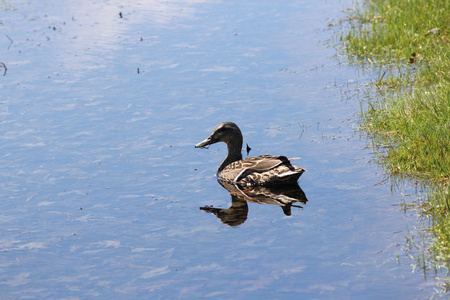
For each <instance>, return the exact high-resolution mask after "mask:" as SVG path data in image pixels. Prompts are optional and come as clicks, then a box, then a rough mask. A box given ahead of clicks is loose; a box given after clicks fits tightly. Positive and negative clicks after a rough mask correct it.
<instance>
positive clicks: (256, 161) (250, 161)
mask: <svg viewBox="0 0 450 300" xmlns="http://www.w3.org/2000/svg"><path fill="white" fill-rule="evenodd" d="M280 165H286V166H287V167H288V168H289V167H292V165H291V163H290V162H289V159H288V158H287V157H286V156H274V155H269V154H265V155H261V156H256V157H249V158H246V159H243V160H239V161H235V162H233V163H231V164H229V165H228V166H227V167H226V168H225V169H223V171H222V173H221V175H220V177H221V178H222V179H225V180H230V181H233V182H239V181H240V180H241V179H243V178H245V177H247V176H248V175H250V174H253V173H264V172H268V171H270V170H272V169H275V168H277V167H279V166H280ZM294 169H295V168H293V167H292V170H294Z"/></svg>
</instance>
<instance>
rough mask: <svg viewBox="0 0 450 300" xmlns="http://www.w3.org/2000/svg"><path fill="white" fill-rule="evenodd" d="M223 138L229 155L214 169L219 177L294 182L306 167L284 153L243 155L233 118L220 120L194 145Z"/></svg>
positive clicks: (256, 182) (253, 182)
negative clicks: (298, 165)
mask: <svg viewBox="0 0 450 300" xmlns="http://www.w3.org/2000/svg"><path fill="white" fill-rule="evenodd" d="M218 142H224V143H226V144H227V146H228V155H227V157H226V158H225V160H224V161H223V162H222V164H221V165H220V166H219V169H218V170H217V177H218V179H219V180H221V181H226V182H234V183H238V184H243V185H276V184H289V183H296V182H297V180H298V178H299V177H300V175H302V173H303V172H304V171H305V169H303V168H300V167H297V166H295V165H293V164H291V162H290V161H289V159H288V158H287V157H286V156H274V155H269V154H265V155H261V156H257V157H249V158H246V159H242V153H241V149H242V133H241V130H240V129H239V127H238V126H237V125H236V124H234V123H232V122H223V123H221V124H219V125H218V126H217V127H216V128H215V129H214V131H213V133H211V135H210V136H209V137H208V138H207V139H205V140H204V141H202V142H200V143H198V144H197V145H195V148H205V147H206V146H209V145H211V144H215V143H218Z"/></svg>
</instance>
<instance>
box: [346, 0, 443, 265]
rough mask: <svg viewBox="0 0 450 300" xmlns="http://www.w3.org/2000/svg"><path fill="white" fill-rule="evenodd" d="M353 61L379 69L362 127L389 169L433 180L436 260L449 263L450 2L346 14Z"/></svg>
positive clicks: (383, 4)
mask: <svg viewBox="0 0 450 300" xmlns="http://www.w3.org/2000/svg"><path fill="white" fill-rule="evenodd" d="M348 20H349V22H350V24H351V27H350V29H349V30H348V32H346V34H345V35H344V36H342V37H341V40H342V42H344V44H345V47H346V50H347V54H348V56H349V58H350V60H351V61H354V62H357V63H359V64H364V65H371V66H373V68H379V76H378V78H377V79H376V80H374V81H373V86H374V88H375V89H377V90H378V91H380V94H382V95H385V96H384V97H383V96H382V97H377V98H373V99H371V100H370V101H369V102H368V105H367V109H366V110H365V111H364V112H363V122H362V127H363V128H364V129H365V130H367V131H368V132H369V133H370V134H371V135H372V136H373V138H374V140H375V142H376V143H377V144H379V145H383V146H384V147H383V149H386V150H384V151H382V152H380V157H381V161H382V163H383V164H384V166H385V167H386V169H387V170H388V171H389V172H390V173H391V174H394V175H396V174H398V175H402V176H405V175H406V176H411V177H414V178H420V179H422V180H424V181H427V182H429V183H430V186H431V188H430V192H429V195H428V199H427V203H426V205H424V206H423V213H424V214H426V215H427V216H429V217H430V218H431V219H432V226H431V230H432V231H433V233H434V235H435V236H436V240H435V242H434V243H433V245H432V246H431V247H430V251H431V252H432V253H433V258H434V259H435V260H436V261H440V262H443V266H445V267H447V268H448V266H450V1H442V0H367V1H364V2H363V4H362V5H361V6H357V8H356V10H354V12H353V13H352V15H351V16H350V17H349V18H348Z"/></svg>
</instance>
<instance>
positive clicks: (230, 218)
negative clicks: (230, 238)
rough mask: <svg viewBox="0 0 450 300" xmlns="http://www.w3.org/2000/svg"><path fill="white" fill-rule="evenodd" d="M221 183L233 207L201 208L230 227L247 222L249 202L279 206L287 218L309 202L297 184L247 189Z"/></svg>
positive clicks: (247, 187) (249, 187) (246, 187)
mask: <svg viewBox="0 0 450 300" xmlns="http://www.w3.org/2000/svg"><path fill="white" fill-rule="evenodd" d="M219 183H220V185H222V186H223V187H224V188H225V189H226V190H227V191H228V192H229V193H230V195H231V206H230V207H229V208H214V207H211V206H205V207H200V209H201V210H203V211H205V212H210V213H213V214H214V215H216V216H217V217H218V218H219V219H220V221H222V223H224V224H225V225H229V226H237V225H240V224H242V223H244V222H245V220H247V215H248V205H247V202H254V203H259V204H272V205H278V206H280V207H281V209H282V210H283V212H284V214H285V215H287V216H290V215H291V207H297V208H303V207H302V206H300V205H298V204H296V203H301V204H306V202H308V199H307V198H306V195H305V193H304V192H303V190H302V189H301V188H300V186H299V185H298V184H297V183H295V184H285V185H277V186H261V185H260V186H245V187H243V186H240V185H239V184H234V183H229V182H223V181H220V180H219Z"/></svg>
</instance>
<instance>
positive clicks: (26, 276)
mask: <svg viewBox="0 0 450 300" xmlns="http://www.w3.org/2000/svg"><path fill="white" fill-rule="evenodd" d="M133 2H134V1H133ZM0 5H2V6H3V8H4V9H3V10H1V11H0V22H1V23H0V26H1V28H2V35H0V49H1V50H0V54H1V56H0V61H2V62H4V63H5V65H6V66H7V73H6V75H5V76H0V77H1V78H0V88H1V95H0V125H1V127H0V141H1V143H0V180H1V181H0V199H1V206H0V208H1V211H0V224H1V227H0V228H1V231H2V235H1V236H0V251H1V255H0V267H1V268H0V291H1V295H2V296H1V297H2V299H30V298H38V299H45V298H50V299H56V298H66V299H77V298H79V299H91V298H93V297H99V298H104V299H176V298H185V299H195V298H203V297H205V298H206V297H209V298H211V299H217V298H219V299H314V298H315V299H336V296H337V295H338V296H339V297H338V298H340V299H388V298H389V299H413V298H426V297H429V296H431V295H432V294H433V281H432V280H431V281H429V282H427V281H425V280H424V277H423V274H421V273H420V271H416V272H413V267H412V266H411V265H412V264H415V261H414V259H412V258H409V257H408V255H407V253H406V252H405V248H406V247H407V246H406V240H407V238H408V236H409V234H410V233H409V231H410V230H413V229H414V228H415V227H416V226H418V225H419V224H418V223H417V221H416V215H415V214H414V212H409V211H407V212H406V213H405V212H404V211H403V210H402V209H401V207H400V206H399V205H398V204H399V203H401V201H402V197H401V195H400V193H398V192H394V193H391V189H390V186H389V184H381V185H377V184H378V183H379V182H380V181H382V180H383V179H384V177H383V175H382V174H381V173H382V170H381V169H379V168H378V167H377V165H375V164H373V163H370V162H371V161H372V160H373V158H374V156H373V154H372V153H371V149H369V148H367V147H366V146H368V145H369V144H370V143H369V142H368V140H367V139H366V138H365V137H364V136H361V134H360V133H359V132H358V131H357V126H358V124H357V122H358V117H357V114H358V113H359V110H360V104H359V100H358V99H357V97H353V98H349V99H347V97H346V96H345V95H344V96H343V94H342V91H343V90H352V89H353V88H355V87H356V83H357V82H359V81H364V80H365V78H361V77H359V76H360V74H358V73H357V72H356V71H355V69H351V68H349V67H348V66H345V65H339V62H338V60H337V59H336V58H333V56H334V55H335V54H336V50H335V49H334V48H332V47H326V46H325V45H327V44H328V42H327V40H329V39H330V38H331V37H332V35H333V32H332V31H331V30H329V29H328V23H329V22H333V20H334V22H336V21H337V20H339V18H342V17H344V13H342V9H344V8H348V7H351V6H352V5H353V4H352V1H341V2H338V1H313V0H302V1H200V0H193V1H175V0H174V1H172V0H171V1H147V2H146V1H140V2H139V1H137V3H134V4H130V3H126V2H123V3H122V2H120V1H95V2H90V1H30V2H27V1H3V2H2V3H0ZM1 71H2V72H3V70H1ZM222 121H233V122H236V123H237V124H238V125H239V126H240V127H241V130H242V131H243V134H244V145H245V144H246V143H247V144H249V146H250V147H251V148H252V150H251V152H250V155H260V154H265V153H270V154H283V155H286V156H288V157H301V159H300V160H296V161H295V163H296V164H297V165H299V166H302V167H304V168H306V169H307V172H306V173H305V174H303V175H302V177H301V178H300V181H299V184H300V186H301V188H302V189H303V191H304V192H305V194H306V197H307V198H308V200H309V202H307V203H306V204H305V205H302V206H303V209H300V208H295V207H294V208H292V215H291V216H286V215H285V214H284V213H283V211H282V209H280V208H279V207H278V206H275V205H262V204H255V203H248V215H247V218H246V220H244V222H243V223H242V224H241V225H239V226H235V227H232V226H227V225H224V224H223V223H222V222H221V221H220V219H218V218H217V217H216V216H214V215H213V214H211V213H207V212H204V211H202V210H200V209H199V208H200V207H204V206H206V205H208V206H214V207H219V208H228V207H229V206H230V205H231V196H230V194H229V193H228V192H227V190H225V189H224V188H222V187H221V186H220V185H219V184H218V182H217V181H216V177H215V175H214V174H215V170H216V168H217V167H218V165H219V164H220V162H221V161H222V159H223V158H224V157H225V155H226V147H225V145H224V144H222V145H220V144H217V145H213V146H211V147H210V148H209V149H208V150H203V149H194V145H195V144H196V143H198V142H199V141H201V140H203V139H204V138H206V137H207V136H208V135H209V134H210V133H211V131H212V129H213V128H214V127H215V126H216V125H217V124H219V123H220V122H222ZM244 156H245V153H244Z"/></svg>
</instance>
